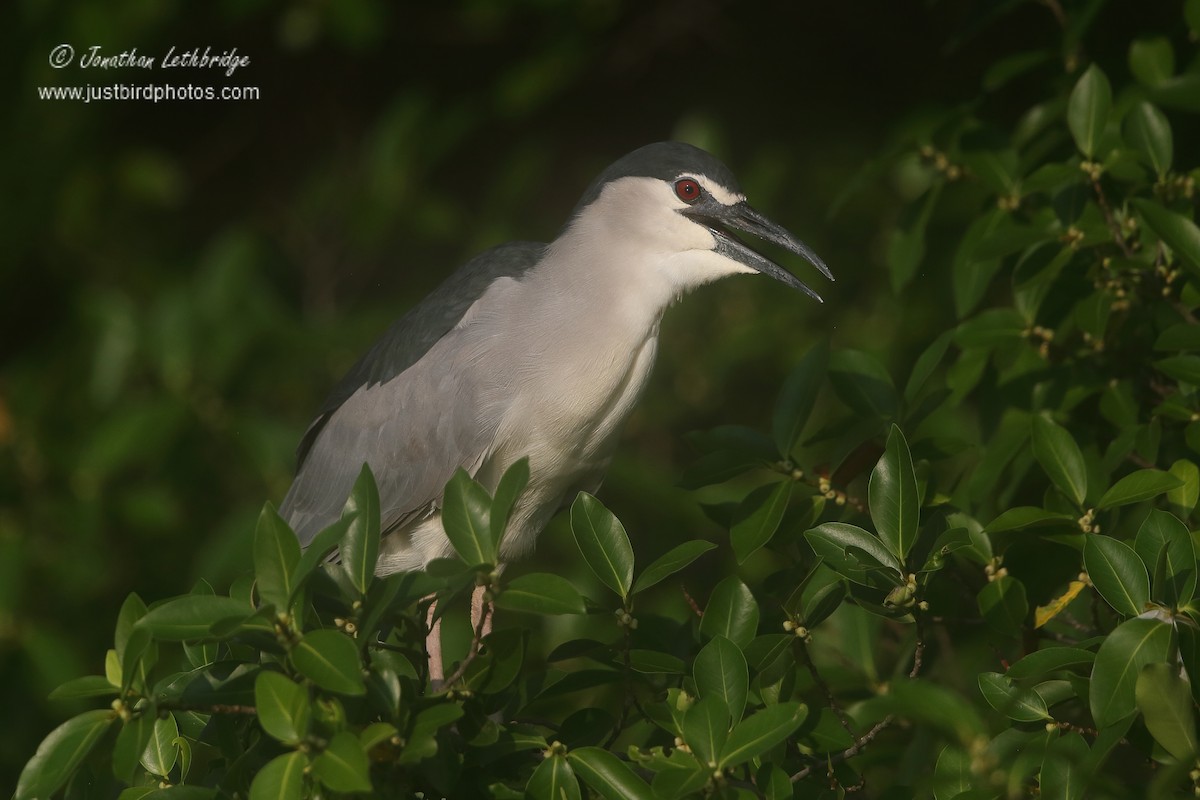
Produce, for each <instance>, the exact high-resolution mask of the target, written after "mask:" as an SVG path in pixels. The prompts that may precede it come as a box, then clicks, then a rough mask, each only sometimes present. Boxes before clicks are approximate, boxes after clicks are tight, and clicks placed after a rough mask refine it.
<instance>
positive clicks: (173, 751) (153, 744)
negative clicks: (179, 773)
mask: <svg viewBox="0 0 1200 800" xmlns="http://www.w3.org/2000/svg"><path fill="white" fill-rule="evenodd" d="M178 737H179V725H178V723H176V722H175V715H174V714H167V715H166V716H165V717H160V718H159V719H156V720H155V721H154V732H153V733H152V734H151V736H150V741H148V742H147V743H146V749H145V750H143V751H142V766H143V767H145V768H146V771H147V772H149V773H150V774H152V775H158V776H160V777H163V778H166V777H167V776H169V775H170V774H171V770H172V769H173V768H174V767H175V761H176V759H178V758H179V748H178V747H177V746H176V745H175V739H177V738H178Z"/></svg>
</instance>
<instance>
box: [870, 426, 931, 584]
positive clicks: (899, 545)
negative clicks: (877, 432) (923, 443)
mask: <svg viewBox="0 0 1200 800" xmlns="http://www.w3.org/2000/svg"><path fill="white" fill-rule="evenodd" d="M867 494H868V498H869V501H870V507H871V520H872V521H873V522H874V523H875V527H876V529H877V530H878V531H879V538H880V539H882V540H883V542H884V544H886V545H887V546H888V549H889V550H891V551H892V552H893V553H895V554H896V556H897V557H898V559H899V560H900V562H901V563H903V562H904V559H906V558H907V557H908V552H909V550H911V549H912V546H913V544H914V543H915V542H916V539H917V525H918V524H919V522H920V513H921V498H920V495H919V494H918V493H917V476H916V473H915V472H914V471H913V463H912V456H911V455H910V454H909V451H908V442H907V441H905V439H904V434H903V433H901V431H900V428H899V427H898V426H896V425H892V429H891V431H890V432H889V433H888V438H887V446H886V447H885V448H884V452H883V457H882V458H880V459H879V463H878V464H876V465H875V470H874V471H873V472H872V473H871V480H870V484H869V486H868V488H867Z"/></svg>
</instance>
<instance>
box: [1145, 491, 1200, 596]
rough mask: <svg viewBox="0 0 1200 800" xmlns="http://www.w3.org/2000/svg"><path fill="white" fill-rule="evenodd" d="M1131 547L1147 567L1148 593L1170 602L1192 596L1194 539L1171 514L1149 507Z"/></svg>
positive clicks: (1194, 587)
mask: <svg viewBox="0 0 1200 800" xmlns="http://www.w3.org/2000/svg"><path fill="white" fill-rule="evenodd" d="M1134 549H1135V550H1136V551H1137V554H1138V556H1139V557H1140V558H1141V559H1142V562H1143V563H1145V564H1146V567H1147V568H1148V569H1149V570H1150V572H1151V576H1152V581H1151V589H1152V590H1153V591H1152V593H1151V596H1152V598H1153V599H1157V600H1161V601H1162V602H1164V603H1167V604H1168V605H1171V606H1176V605H1180V604H1183V603H1186V602H1188V601H1189V600H1191V599H1192V597H1193V595H1194V594H1195V592H1196V579H1197V564H1196V549H1195V543H1194V542H1193V540H1192V535H1191V533H1189V532H1188V528H1187V526H1186V525H1184V524H1183V523H1182V522H1180V521H1179V519H1178V518H1177V517H1176V516H1175V515H1174V514H1169V513H1167V512H1166V511H1159V510H1158V509H1154V510H1152V511H1151V512H1150V513H1149V514H1147V515H1146V519H1145V520H1143V521H1142V525H1141V527H1140V528H1138V532H1137V537H1136V538H1135V539H1134Z"/></svg>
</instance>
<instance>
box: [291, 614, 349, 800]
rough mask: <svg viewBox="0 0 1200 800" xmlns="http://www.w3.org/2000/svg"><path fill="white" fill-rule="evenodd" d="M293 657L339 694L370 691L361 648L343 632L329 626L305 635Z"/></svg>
mask: <svg viewBox="0 0 1200 800" xmlns="http://www.w3.org/2000/svg"><path fill="white" fill-rule="evenodd" d="M291 659H292V663H293V664H294V665H295V667H296V669H297V670H298V671H299V672H300V674H301V675H303V676H304V677H306V678H308V679H309V680H310V681H312V682H313V683H315V684H316V685H317V686H320V687H321V688H322V689H325V690H327V691H330V692H336V693H338V694H349V695H361V694H365V693H366V690H367V689H366V686H365V685H364V684H363V676H362V664H361V662H360V661H359V657H358V648H357V647H356V646H355V644H354V640H353V639H351V638H350V637H348V636H346V635H345V634H343V633H341V632H340V631H336V630H332V629H326V630H319V631H311V632H309V633H306V634H304V636H303V637H302V638H301V639H300V641H299V642H297V643H296V644H295V646H293V647H292V650H291ZM331 788H332V787H331Z"/></svg>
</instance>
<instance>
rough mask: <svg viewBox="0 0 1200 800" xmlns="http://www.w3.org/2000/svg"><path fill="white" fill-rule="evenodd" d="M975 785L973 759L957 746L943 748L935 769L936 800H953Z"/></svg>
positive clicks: (934, 788)
mask: <svg viewBox="0 0 1200 800" xmlns="http://www.w3.org/2000/svg"><path fill="white" fill-rule="evenodd" d="M974 785H975V775H974V773H972V772H971V757H970V756H969V755H968V754H967V753H965V752H963V750H962V748H960V747H957V746H955V745H952V744H948V745H946V746H945V747H943V748H942V752H941V753H940V754H938V760H937V764H936V765H935V766H934V769H933V796H934V800H953V798H956V797H958V796H959V795H961V794H962V793H963V792H966V791H967V790H969V789H970V788H971V787H972V786H974ZM968 797H969V795H968Z"/></svg>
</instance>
